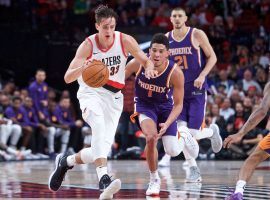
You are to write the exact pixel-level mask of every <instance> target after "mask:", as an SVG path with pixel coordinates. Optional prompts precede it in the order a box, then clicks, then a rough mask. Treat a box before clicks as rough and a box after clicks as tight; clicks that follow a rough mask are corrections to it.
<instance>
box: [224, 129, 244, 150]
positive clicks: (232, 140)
mask: <svg viewBox="0 0 270 200" xmlns="http://www.w3.org/2000/svg"><path fill="white" fill-rule="evenodd" d="M242 137H243V136H242V135H240V134H239V133H236V134H233V135H229V136H228V137H227V138H226V139H225V140H224V143H223V147H224V148H230V147H231V145H232V144H237V143H239V142H240V141H241V140H242Z"/></svg>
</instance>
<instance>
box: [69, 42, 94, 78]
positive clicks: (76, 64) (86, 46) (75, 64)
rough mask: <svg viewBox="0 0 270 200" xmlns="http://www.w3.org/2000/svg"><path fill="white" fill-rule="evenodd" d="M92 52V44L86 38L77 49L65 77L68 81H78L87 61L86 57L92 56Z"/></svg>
mask: <svg viewBox="0 0 270 200" xmlns="http://www.w3.org/2000/svg"><path fill="white" fill-rule="evenodd" d="M91 52H92V45H91V43H90V42H89V41H87V40H85V41H84V42H82V43H81V45H80V46H79V48H78V49H77V52H76V55H75V57H74V58H73V60H72V61H71V63H70V65H69V67H68V69H67V71H66V73H65V76H64V79H65V82H66V83H72V82H73V81H76V80H77V79H78V77H79V76H80V75H81V73H82V69H83V67H84V64H85V63H86V59H87V58H88V57H89V56H91V54H92V53H91Z"/></svg>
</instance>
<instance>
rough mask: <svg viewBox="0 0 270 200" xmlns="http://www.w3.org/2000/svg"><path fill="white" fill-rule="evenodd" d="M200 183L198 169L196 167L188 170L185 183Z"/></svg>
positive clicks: (200, 178)
mask: <svg viewBox="0 0 270 200" xmlns="http://www.w3.org/2000/svg"><path fill="white" fill-rule="evenodd" d="M201 181H202V177H201V172H200V169H199V168H198V167H197V166H192V167H190V168H189V174H188V176H187V178H186V182H187V183H200V182H201Z"/></svg>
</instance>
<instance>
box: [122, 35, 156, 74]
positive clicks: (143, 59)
mask: <svg viewBox="0 0 270 200" xmlns="http://www.w3.org/2000/svg"><path fill="white" fill-rule="evenodd" d="M123 44H124V48H125V50H126V51H127V52H128V53H130V54H131V55H132V56H133V57H134V58H135V59H136V60H137V61H138V62H139V63H140V64H141V65H142V66H143V67H144V68H145V76H146V77H147V78H154V77H156V76H157V75H158V72H157V71H156V70H155V69H154V64H153V62H152V61H151V60H150V59H149V58H148V57H147V56H146V55H145V53H144V52H143V51H142V50H141V49H140V47H139V45H138V43H137V41H136V40H135V39H134V38H133V37H131V36H130V35H126V34H123Z"/></svg>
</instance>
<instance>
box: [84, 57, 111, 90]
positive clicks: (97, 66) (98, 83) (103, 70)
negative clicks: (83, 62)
mask: <svg viewBox="0 0 270 200" xmlns="http://www.w3.org/2000/svg"><path fill="white" fill-rule="evenodd" d="M82 78H83V81H84V82H85V83H86V84H87V85H88V86H90V87H93V88H98V87H102V86H103V85H105V84H106V83H107V81H108V80H109V69H108V67H107V66H106V65H105V64H104V63H103V62H101V61H100V60H93V61H90V62H89V64H88V66H87V67H85V68H84V69H83V72H82Z"/></svg>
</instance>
